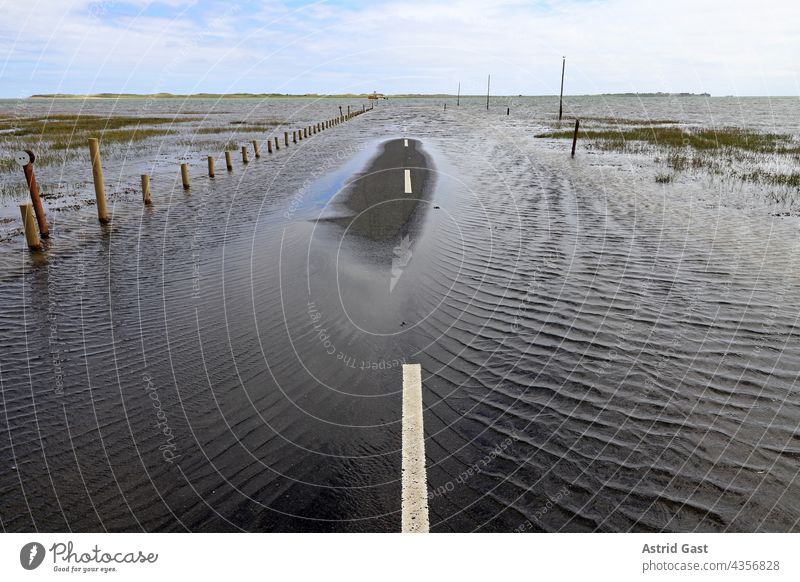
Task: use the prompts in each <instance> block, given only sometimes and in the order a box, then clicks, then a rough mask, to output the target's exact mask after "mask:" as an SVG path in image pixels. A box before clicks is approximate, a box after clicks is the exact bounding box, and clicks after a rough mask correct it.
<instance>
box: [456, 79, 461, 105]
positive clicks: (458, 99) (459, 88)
mask: <svg viewBox="0 0 800 582" xmlns="http://www.w3.org/2000/svg"><path fill="white" fill-rule="evenodd" d="M460 104H461V81H459V82H458V97H456V107H458V106H459V105H460Z"/></svg>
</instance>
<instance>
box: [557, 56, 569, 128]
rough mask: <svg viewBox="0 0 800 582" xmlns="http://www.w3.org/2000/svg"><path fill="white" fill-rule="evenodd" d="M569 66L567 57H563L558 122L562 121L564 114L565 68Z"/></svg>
mask: <svg viewBox="0 0 800 582" xmlns="http://www.w3.org/2000/svg"><path fill="white" fill-rule="evenodd" d="M566 64H567V57H561V93H560V95H559V97H558V120H559V121H561V114H562V113H563V108H562V105H563V101H564V67H565V66H566Z"/></svg>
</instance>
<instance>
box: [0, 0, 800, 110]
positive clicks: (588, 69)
mask: <svg viewBox="0 0 800 582" xmlns="http://www.w3.org/2000/svg"><path fill="white" fill-rule="evenodd" d="M125 5H126V6H127V8H128V9H127V10H126V11H125V12H126V14H127V15H126V16H124V17H123V16H119V17H117V16H114V14H115V13H116V10H115V8H118V7H119V6H120V5H119V4H115V3H114V2H110V3H108V4H106V5H103V4H98V3H92V2H88V1H74V2H58V1H51V0H48V1H41V2H38V3H34V4H33V5H31V4H23V3H12V2H5V3H0V11H2V13H3V15H4V18H3V19H2V21H0V86H1V87H2V94H4V95H16V94H18V92H19V91H22V90H29V91H30V92H55V91H62V92H90V91H92V92H96V91H148V92H149V91H158V90H163V91H173V92H184V91H317V92H332V91H347V90H367V89H370V90H371V89H372V88H375V89H378V90H382V91H386V92H443V91H453V90H454V87H455V84H456V83H457V82H458V81H462V82H463V84H464V91H465V92H476V93H480V92H482V91H483V90H484V87H485V76H486V73H488V72H491V73H492V75H493V87H494V91H493V92H496V93H505V94H518V93H524V94H541V93H553V92H555V91H557V89H558V81H559V78H558V77H559V72H560V57H561V55H562V54H563V55H566V56H567V59H568V61H567V62H568V75H567V84H566V88H567V92H568V93H592V92H620V91H657V90H661V91H695V92H697V91H709V92H711V93H714V94H797V91H798V86H799V85H800V81H799V79H800V71H799V70H798V65H797V57H798V55H800V3H796V2H788V1H779V2H771V3H769V4H759V3H753V2H751V1H749V0H747V1H745V0H733V1H730V2H704V1H701V0H694V1H690V0H676V1H673V2H669V3H665V2H641V1H634V0H609V1H605V2H600V1H594V2H592V1H588V2H587V1H572V2H567V1H554V2H523V1H517V0H500V1H499V2H485V0H484V1H475V0H457V1H454V2H437V1H423V0H411V1H406V2H400V1H389V2H374V3H368V4H364V5H362V6H358V7H354V6H348V5H341V4H335V5H334V4H327V3H316V4H312V5H308V6H304V7H300V8H289V7H287V6H285V5H284V4H283V3H281V2H274V1H273V2H268V3H264V4H260V5H258V7H257V8H256V7H254V5H253V4H248V5H246V6H245V5H237V4H235V3H227V2H220V3H210V2H181V1H178V0H170V1H169V2H159V6H158V7H159V11H158V12H157V13H158V14H163V12H164V10H166V7H167V6H172V7H174V8H173V12H175V13H177V12H180V11H182V13H181V14H179V15H178V16H177V17H165V16H141V15H140V16H136V13H137V9H138V8H144V7H146V6H147V5H148V3H147V2H144V1H142V0H137V1H136V2H126V3H125ZM98 6H101V7H102V6H106V8H107V10H106V9H98ZM34 15H35V17H34ZM37 63H39V64H38V67H37V65H36V64H37ZM32 67H36V69H35V70H36V72H37V74H36V75H35V76H34V77H33V78H31V75H30V70H32ZM53 70H57V71H61V74H60V75H59V74H56V75H53V74H52V72H51V71H53ZM378 83H379V84H378Z"/></svg>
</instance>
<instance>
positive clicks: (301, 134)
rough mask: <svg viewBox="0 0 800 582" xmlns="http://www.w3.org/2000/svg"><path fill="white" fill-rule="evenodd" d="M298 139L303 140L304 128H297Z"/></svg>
mask: <svg viewBox="0 0 800 582" xmlns="http://www.w3.org/2000/svg"><path fill="white" fill-rule="evenodd" d="M297 141H303V130H302V129H298V130H297Z"/></svg>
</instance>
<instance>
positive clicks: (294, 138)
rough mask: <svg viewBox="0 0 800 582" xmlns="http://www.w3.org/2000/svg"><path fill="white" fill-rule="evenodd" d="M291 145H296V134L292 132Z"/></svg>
mask: <svg viewBox="0 0 800 582" xmlns="http://www.w3.org/2000/svg"><path fill="white" fill-rule="evenodd" d="M292 143H297V132H296V131H294V130H292Z"/></svg>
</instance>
